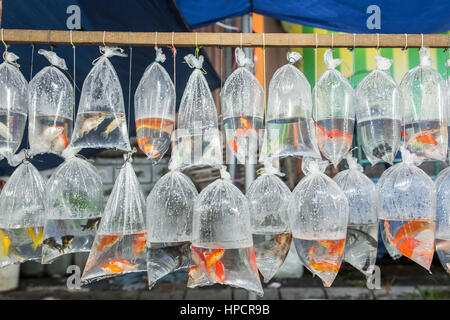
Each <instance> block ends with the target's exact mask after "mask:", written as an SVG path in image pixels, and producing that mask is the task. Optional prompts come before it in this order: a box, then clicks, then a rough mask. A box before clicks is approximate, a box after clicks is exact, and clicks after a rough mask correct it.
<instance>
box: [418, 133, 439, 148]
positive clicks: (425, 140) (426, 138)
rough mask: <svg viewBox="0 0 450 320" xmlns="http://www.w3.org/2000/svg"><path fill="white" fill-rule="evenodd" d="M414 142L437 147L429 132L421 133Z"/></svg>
mask: <svg viewBox="0 0 450 320" xmlns="http://www.w3.org/2000/svg"><path fill="white" fill-rule="evenodd" d="M416 140H417V142H420V143H422V144H432V145H434V146H437V145H438V142H437V141H436V139H435V138H434V137H433V136H432V135H431V133H429V132H423V133H422V134H421V135H419V136H417V137H416Z"/></svg>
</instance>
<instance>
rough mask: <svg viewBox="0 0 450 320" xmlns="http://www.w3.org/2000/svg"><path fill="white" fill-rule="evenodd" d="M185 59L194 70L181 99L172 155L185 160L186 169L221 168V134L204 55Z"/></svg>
mask: <svg viewBox="0 0 450 320" xmlns="http://www.w3.org/2000/svg"><path fill="white" fill-rule="evenodd" d="M184 60H185V61H186V62H187V64H188V65H189V67H191V68H194V71H192V74H191V76H190V77H189V80H188V83H187V85H186V88H185V89H184V93H183V97H182V98H181V103H180V109H179V111H178V126H177V130H176V135H175V139H176V143H175V144H174V146H173V150H172V153H173V154H174V155H175V156H176V157H177V158H178V159H181V164H182V165H181V168H182V169H185V168H187V167H190V166H217V165H220V164H221V163H222V146H221V135H220V132H219V130H218V123H217V110H216V105H215V103H214V100H213V97H212V94H211V91H210V90H209V86H208V82H207V81H206V79H205V77H204V75H203V73H202V64H203V56H200V57H198V58H196V57H195V56H194V55H192V54H188V55H187V56H185V57H184Z"/></svg>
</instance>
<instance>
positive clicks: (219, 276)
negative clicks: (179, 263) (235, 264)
mask: <svg viewBox="0 0 450 320" xmlns="http://www.w3.org/2000/svg"><path fill="white" fill-rule="evenodd" d="M224 253H225V249H217V250H215V251H214V252H209V251H205V252H204V253H202V252H201V251H200V250H198V249H197V248H195V247H194V246H192V259H193V260H194V262H195V263H196V265H195V266H193V267H191V268H190V269H189V278H190V279H192V280H195V279H198V278H199V277H200V276H201V275H202V274H203V273H205V274H206V275H207V276H208V278H209V279H210V280H211V281H213V282H219V283H222V284H223V283H225V271H224V266H223V263H222V261H220V259H222V257H223V255H224Z"/></svg>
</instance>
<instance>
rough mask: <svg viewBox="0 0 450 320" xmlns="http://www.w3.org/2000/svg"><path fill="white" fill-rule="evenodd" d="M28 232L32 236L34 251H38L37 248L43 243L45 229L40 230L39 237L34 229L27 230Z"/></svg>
mask: <svg viewBox="0 0 450 320" xmlns="http://www.w3.org/2000/svg"><path fill="white" fill-rule="evenodd" d="M27 231H28V234H29V235H30V238H31V240H33V250H35V251H36V249H37V247H38V246H39V245H40V244H41V243H42V240H43V237H44V229H43V228H40V231H39V235H38V236H37V237H36V234H35V233H34V230H33V229H32V228H27Z"/></svg>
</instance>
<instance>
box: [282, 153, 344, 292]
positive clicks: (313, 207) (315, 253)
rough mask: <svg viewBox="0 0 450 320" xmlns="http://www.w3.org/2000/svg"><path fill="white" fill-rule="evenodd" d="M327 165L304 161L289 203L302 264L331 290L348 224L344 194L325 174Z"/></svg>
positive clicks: (293, 231)
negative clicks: (301, 172) (299, 177)
mask: <svg viewBox="0 0 450 320" xmlns="http://www.w3.org/2000/svg"><path fill="white" fill-rule="evenodd" d="M327 166H328V161H322V160H316V159H311V158H304V159H303V161H302V170H303V172H304V173H305V174H306V176H305V177H304V178H303V179H302V180H300V182H299V183H298V185H297V186H296V187H295V189H294V191H293V192H292V196H291V200H290V201H289V207H288V212H289V222H290V227H291V232H292V236H293V237H294V244H295V247H296V249H297V253H298V255H299V257H300V260H301V261H302V262H303V264H304V265H305V267H306V268H308V269H309V270H310V271H311V272H312V273H313V274H314V275H317V276H319V278H320V279H321V280H322V282H323V285H324V286H325V287H329V286H331V284H332V283H333V281H334V279H335V278H336V275H337V273H338V271H339V269H340V267H341V263H342V260H343V258H344V247H345V238H346V233H347V221H348V212H349V206H348V200H347V198H346V196H345V193H344V192H343V191H342V190H341V188H340V187H339V186H338V185H337V183H336V182H334V181H333V179H331V178H330V177H328V176H327V175H325V174H324V173H323V172H324V171H325V169H326V167H327Z"/></svg>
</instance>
